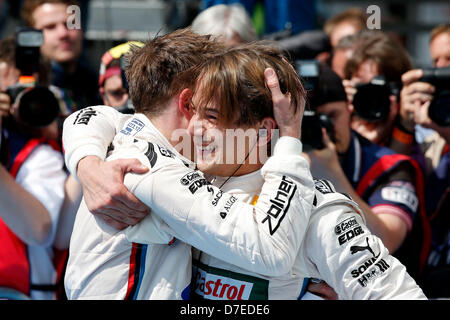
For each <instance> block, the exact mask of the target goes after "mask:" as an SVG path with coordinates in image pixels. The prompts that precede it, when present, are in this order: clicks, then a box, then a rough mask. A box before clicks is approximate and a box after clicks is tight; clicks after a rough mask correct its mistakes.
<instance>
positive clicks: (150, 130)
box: [131, 113, 195, 168]
mask: <svg viewBox="0 0 450 320" xmlns="http://www.w3.org/2000/svg"><path fill="white" fill-rule="evenodd" d="M133 118H137V119H138V120H140V121H142V122H143V123H144V127H143V128H142V130H140V131H139V132H138V133H137V134H136V135H135V138H137V139H144V140H149V138H150V140H149V141H154V142H156V143H157V144H158V145H160V146H161V147H164V148H166V149H167V150H169V151H170V152H172V153H173V154H174V155H175V156H176V157H177V158H180V159H181V160H182V161H183V162H185V163H187V164H188V165H189V167H190V168H191V167H195V164H194V162H192V161H191V160H189V159H188V158H186V157H185V156H183V155H182V154H180V153H179V152H178V151H177V150H176V149H175V147H174V146H173V145H172V144H171V143H170V142H169V140H167V138H166V137H165V136H164V135H163V134H162V133H161V132H160V131H159V130H158V128H157V127H155V125H154V124H153V123H152V121H151V120H150V119H149V118H148V117H147V116H146V115H144V114H143V113H136V114H134V117H133ZM131 121H132V120H131Z"/></svg>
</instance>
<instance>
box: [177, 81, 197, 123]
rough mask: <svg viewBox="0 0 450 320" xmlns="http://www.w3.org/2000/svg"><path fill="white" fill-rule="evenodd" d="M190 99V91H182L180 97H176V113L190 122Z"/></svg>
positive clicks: (191, 112) (191, 113)
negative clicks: (179, 113)
mask: <svg viewBox="0 0 450 320" xmlns="http://www.w3.org/2000/svg"><path fill="white" fill-rule="evenodd" d="M191 99H192V90H191V89H188V88H186V89H183V91H181V93H180V95H179V96H178V111H180V112H181V113H182V114H183V115H184V117H185V118H186V120H188V121H189V120H191V118H192V115H193V111H192V108H191Z"/></svg>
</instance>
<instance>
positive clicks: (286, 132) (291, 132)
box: [280, 127, 301, 140]
mask: <svg viewBox="0 0 450 320" xmlns="http://www.w3.org/2000/svg"><path fill="white" fill-rule="evenodd" d="M300 136H301V129H300V128H291V127H284V128H280V137H292V138H296V139H299V140H300Z"/></svg>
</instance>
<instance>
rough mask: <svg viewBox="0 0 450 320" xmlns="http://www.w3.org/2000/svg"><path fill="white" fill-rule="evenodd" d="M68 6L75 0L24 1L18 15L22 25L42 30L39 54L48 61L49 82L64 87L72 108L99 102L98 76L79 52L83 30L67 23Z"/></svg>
mask: <svg viewBox="0 0 450 320" xmlns="http://www.w3.org/2000/svg"><path fill="white" fill-rule="evenodd" d="M70 6H78V7H79V3H78V1H76V0H25V1H24V2H23V6H22V18H23V21H24V23H25V25H26V26H29V27H33V28H36V29H40V30H42V31H43V33H44V44H43V45H42V48H41V52H42V55H43V56H45V57H47V58H48V59H49V60H50V61H51V63H52V84H53V85H55V86H57V87H59V88H62V89H64V90H65V92H66V94H67V96H68V98H69V99H70V100H72V106H71V107H72V109H71V111H74V110H79V109H81V108H84V107H87V106H92V105H97V104H101V99H100V97H99V95H98V77H97V74H96V72H95V71H94V70H93V69H92V68H91V67H90V66H88V64H87V62H86V59H85V58H84V57H83V55H82V52H83V51H82V50H83V30H82V29H81V25H80V26H74V27H72V26H70V28H69V27H68V23H69V22H71V21H72V20H73V18H72V17H71V12H73V11H71V10H70V8H69V7H70Z"/></svg>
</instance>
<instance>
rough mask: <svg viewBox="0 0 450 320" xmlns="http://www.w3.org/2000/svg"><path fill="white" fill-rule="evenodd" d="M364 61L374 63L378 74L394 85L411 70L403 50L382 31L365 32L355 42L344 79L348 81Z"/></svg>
mask: <svg viewBox="0 0 450 320" xmlns="http://www.w3.org/2000/svg"><path fill="white" fill-rule="evenodd" d="M366 60H371V61H374V62H375V63H376V65H377V68H378V73H379V74H380V75H383V76H384V77H385V78H386V80H388V81H392V82H396V83H401V77H402V74H403V73H405V72H406V71H408V70H410V69H411V68H412V64H411V60H410V58H409V56H408V53H407V52H406V50H405V48H403V46H402V45H401V44H400V43H399V42H398V41H397V40H395V39H394V38H392V37H390V36H389V35H387V34H386V33H384V32H382V31H370V32H366V33H365V35H364V37H363V38H362V39H360V41H357V45H356V47H355V49H354V51H353V54H352V55H351V57H350V58H349V59H348V61H347V64H346V65H345V70H344V77H345V79H350V78H351V77H352V76H353V75H354V74H355V73H356V72H357V71H358V69H359V66H360V65H361V63H363V62H364V61H366Z"/></svg>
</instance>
